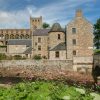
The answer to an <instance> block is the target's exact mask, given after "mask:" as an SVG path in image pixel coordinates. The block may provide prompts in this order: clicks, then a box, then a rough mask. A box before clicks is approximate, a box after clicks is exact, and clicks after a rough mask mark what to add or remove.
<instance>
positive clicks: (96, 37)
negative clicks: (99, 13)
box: [94, 18, 100, 49]
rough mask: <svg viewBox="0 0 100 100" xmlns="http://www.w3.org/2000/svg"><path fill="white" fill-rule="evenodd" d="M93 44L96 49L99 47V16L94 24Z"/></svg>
mask: <svg viewBox="0 0 100 100" xmlns="http://www.w3.org/2000/svg"><path fill="white" fill-rule="evenodd" d="M94 45H95V47H96V48H97V49H100V18H99V19H98V20H97V22H96V24H94Z"/></svg>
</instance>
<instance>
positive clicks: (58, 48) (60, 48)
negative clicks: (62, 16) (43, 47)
mask: <svg viewBox="0 0 100 100" xmlns="http://www.w3.org/2000/svg"><path fill="white" fill-rule="evenodd" d="M57 50H66V45H65V42H62V43H59V44H58V45H57V46H55V47H54V48H53V49H51V50H50V51H57Z"/></svg>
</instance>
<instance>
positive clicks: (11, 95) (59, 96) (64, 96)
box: [0, 81, 93, 100]
mask: <svg viewBox="0 0 100 100" xmlns="http://www.w3.org/2000/svg"><path fill="white" fill-rule="evenodd" d="M0 100H93V97H92V96H91V95H90V92H89V91H87V90H86V91H85V92H84V93H82V92H79V91H77V90H76V88H75V87H73V86H68V85H64V84H63V83H56V82H44V81H41V82H40V81H36V82H27V83H26V82H25V83H23V82H22V83H18V84H16V85H13V86H11V87H8V88H4V87H0Z"/></svg>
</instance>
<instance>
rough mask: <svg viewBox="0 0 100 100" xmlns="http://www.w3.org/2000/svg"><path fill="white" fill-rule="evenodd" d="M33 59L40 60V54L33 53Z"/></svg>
mask: <svg viewBox="0 0 100 100" xmlns="http://www.w3.org/2000/svg"><path fill="white" fill-rule="evenodd" d="M33 59H34V60H41V59H42V58H41V56H39V55H35V56H34V57H33Z"/></svg>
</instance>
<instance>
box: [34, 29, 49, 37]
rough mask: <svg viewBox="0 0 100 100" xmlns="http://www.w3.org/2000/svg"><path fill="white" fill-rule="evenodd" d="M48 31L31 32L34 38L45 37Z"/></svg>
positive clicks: (37, 30)
mask: <svg viewBox="0 0 100 100" xmlns="http://www.w3.org/2000/svg"><path fill="white" fill-rule="evenodd" d="M49 31H50V29H36V30H35V31H34V32H33V35H34V36H47V35H48V32H49Z"/></svg>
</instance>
